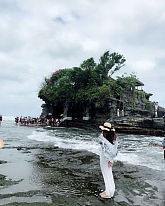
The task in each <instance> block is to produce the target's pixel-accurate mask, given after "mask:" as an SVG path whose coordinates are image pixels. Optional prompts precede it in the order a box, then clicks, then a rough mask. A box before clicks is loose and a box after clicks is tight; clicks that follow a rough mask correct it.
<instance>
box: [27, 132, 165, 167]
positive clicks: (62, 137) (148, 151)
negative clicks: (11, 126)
mask: <svg viewBox="0 0 165 206" xmlns="http://www.w3.org/2000/svg"><path fill="white" fill-rule="evenodd" d="M28 138H29V139H32V140H36V141H43V142H49V143H52V145H54V146H56V147H59V148H63V149H73V150H81V151H82V150H87V151H89V152H92V153H94V154H97V155H99V154H100V146H99V144H98V143H97V141H96V138H91V136H90V135H89V134H85V135H83V134H81V135H80V134H79V133H76V132H75V133H74V132H70V133H69V134H68V132H67V131H62V130H55V131H54V130H50V131H45V130H36V131H33V132H32V134H31V135H29V136H28ZM129 138H130V137H129ZM129 138H128V140H126V138H125V139H124V140H123V139H121V137H119V143H120V142H121V143H122V144H123V145H122V147H121V148H119V152H118V156H117V158H116V159H117V160H119V161H122V162H127V163H129V164H133V165H140V166H146V167H148V168H152V169H156V170H163V171H165V165H164V160H163V150H162V149H161V148H155V147H149V146H148V144H149V142H148V137H147V138H146V139H145V137H143V138H141V137H140V139H137V138H138V136H137V137H135V136H133V139H134V140H136V141H134V142H133V143H132V142H131V139H129ZM156 138H157V137H151V139H152V140H155V141H156ZM159 140H161V138H158V141H159ZM123 141H124V142H123ZM140 141H141V142H140ZM139 142H140V143H139Z"/></svg>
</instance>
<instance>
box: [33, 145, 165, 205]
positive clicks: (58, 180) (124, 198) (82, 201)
mask: <svg viewBox="0 0 165 206" xmlns="http://www.w3.org/2000/svg"><path fill="white" fill-rule="evenodd" d="M37 170H38V173H39V174H40V176H39V178H41V179H42V182H43V184H44V187H45V193H46V194H47V195H48V196H51V198H52V201H53V203H56V204H59V205H73V206H74V205H75V206H77V205H82V206H84V205H95V206H102V205H112V206H117V205H123V206H124V205H131V206H132V205H141V203H142V202H143V205H144V206H145V205H146V206H148V205H161V204H162V200H163V194H164V192H163V189H164V187H163V185H164V184H163V181H164V178H165V176H164V175H163V174H162V173H161V172H159V171H152V170H151V169H147V168H146V167H139V166H133V165H128V164H124V163H122V162H119V161H118V162H116V163H115V164H114V167H113V173H114V179H115V184H116V192H115V196H114V197H113V198H112V199H110V200H104V199H101V198H100V197H99V196H98V194H99V193H100V191H101V190H102V189H104V182H103V178H102V174H101V171H100V166H99V157H98V156H96V155H95V154H92V153H89V152H87V151H85V152H84V151H82V152H80V151H72V150H60V149H54V150H49V151H48V150H45V151H44V150H43V152H42V153H41V154H39V155H38V162H37ZM153 182H154V185H153ZM163 201H164V200H163ZM164 203H165V201H164Z"/></svg>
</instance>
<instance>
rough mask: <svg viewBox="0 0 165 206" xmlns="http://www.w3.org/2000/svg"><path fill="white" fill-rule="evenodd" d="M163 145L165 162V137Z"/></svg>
mask: <svg viewBox="0 0 165 206" xmlns="http://www.w3.org/2000/svg"><path fill="white" fill-rule="evenodd" d="M162 145H163V149H164V160H165V137H164V139H163V142H162Z"/></svg>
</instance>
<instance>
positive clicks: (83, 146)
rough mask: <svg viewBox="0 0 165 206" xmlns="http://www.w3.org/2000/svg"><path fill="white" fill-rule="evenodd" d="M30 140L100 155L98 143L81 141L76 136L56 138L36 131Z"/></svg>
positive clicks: (30, 136)
mask: <svg viewBox="0 0 165 206" xmlns="http://www.w3.org/2000/svg"><path fill="white" fill-rule="evenodd" d="M28 138H29V139H32V140H37V141H43V142H52V144H53V145H54V146H56V147H59V148H63V149H73V150H87V151H89V152H92V153H95V154H97V155H99V154H100V147H99V144H98V143H97V142H96V141H94V140H93V141H92V140H90V141H87V140H83V139H80V137H78V136H75V137H73V138H72V139H69V138H66V137H63V138H62V137H59V136H58V137H56V136H52V135H50V134H49V133H48V132H36V131H34V132H33V133H32V134H31V135H29V136H28Z"/></svg>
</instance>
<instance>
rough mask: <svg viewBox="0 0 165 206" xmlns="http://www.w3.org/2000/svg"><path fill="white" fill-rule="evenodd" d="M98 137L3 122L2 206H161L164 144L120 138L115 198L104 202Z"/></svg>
mask: <svg viewBox="0 0 165 206" xmlns="http://www.w3.org/2000/svg"><path fill="white" fill-rule="evenodd" d="M98 135H99V131H98V130H92V131H87V130H84V129H77V128H60V127H58V128H50V127H24V126H18V125H15V123H14V118H13V117H3V122H2V126H1V127H0V137H1V138H3V140H4V143H5V144H4V148H3V149H1V150H0V160H1V162H0V174H1V175H0V178H1V179H0V181H1V182H0V205H5V204H8V203H11V205H13V202H16V205H21V206H23V205H26V204H25V203H30V205H35V206H36V205H38V204H40V205H42V206H44V205H47V204H50V205H54V204H55V205H67V206H71V205H72V206H77V205H81V206H84V205H95V206H104V205H112V206H119V205H123V206H124V205H131V206H132V205H140V203H141V202H143V205H144V206H148V205H153V206H155V205H162V206H163V204H164V201H165V200H164V185H163V181H162V180H164V178H165V177H164V171H165V168H164V160H163V150H162V148H161V147H160V146H159V145H161V142H162V138H161V137H150V136H141V135H125V134H118V141H119V144H120V147H119V153H118V157H117V160H119V161H117V163H116V164H115V166H114V168H113V171H114V178H115V182H116V194H115V197H114V199H112V200H110V201H108V200H107V201H105V202H104V201H103V200H102V199H100V198H99V197H98V194H99V192H100V191H101V190H102V189H103V188H104V183H103V179H102V175H101V171H100V167H99V156H98V155H99V151H100V147H99V145H98V143H97V137H98ZM151 143H152V144H151ZM150 145H157V146H150ZM2 160H3V161H2ZM5 162H6V163H5ZM127 163H129V164H127ZM131 164H132V165H131ZM136 165H141V166H146V167H141V166H136ZM148 168H152V169H148ZM3 175H5V176H4V178H5V179H4V178H3ZM148 183H149V184H148ZM36 202H38V204H36ZM157 203H158V204H157Z"/></svg>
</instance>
